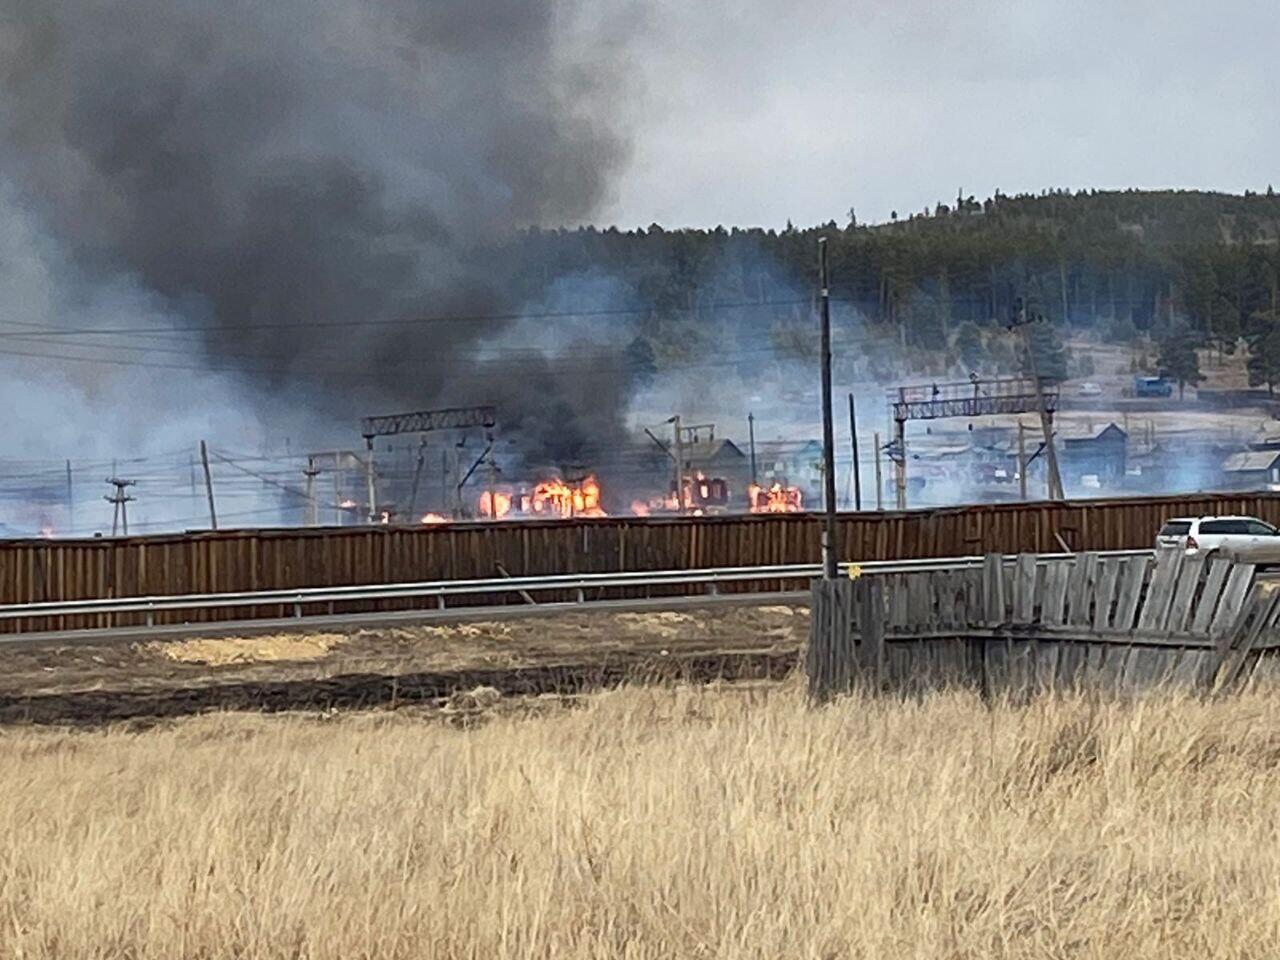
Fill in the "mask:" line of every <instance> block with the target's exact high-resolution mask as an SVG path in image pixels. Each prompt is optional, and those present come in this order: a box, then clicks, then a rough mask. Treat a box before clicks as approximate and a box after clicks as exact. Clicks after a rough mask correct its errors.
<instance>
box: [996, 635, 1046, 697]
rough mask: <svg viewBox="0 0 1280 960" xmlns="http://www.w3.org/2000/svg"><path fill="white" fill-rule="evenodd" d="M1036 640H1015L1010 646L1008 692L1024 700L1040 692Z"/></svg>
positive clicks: (1011, 695)
mask: <svg viewBox="0 0 1280 960" xmlns="http://www.w3.org/2000/svg"><path fill="white" fill-rule="evenodd" d="M1055 646H1056V645H1055ZM1036 647H1037V643H1036V641H1035V640H1013V641H1011V642H1010V646H1009V676H1008V680H1007V681H1006V682H1007V684H1008V694H1009V696H1010V697H1011V698H1012V699H1014V700H1016V701H1023V700H1026V699H1028V698H1030V697H1033V696H1035V695H1036V693H1038V692H1039V691H1038V689H1037V670H1036V653H1037V650H1036Z"/></svg>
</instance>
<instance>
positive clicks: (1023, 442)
mask: <svg viewBox="0 0 1280 960" xmlns="http://www.w3.org/2000/svg"><path fill="white" fill-rule="evenodd" d="M1018 495H1019V497H1020V498H1021V499H1022V501H1023V502H1024V503H1025V502H1026V499H1027V425H1026V424H1025V423H1023V422H1022V421H1021V420H1019V421H1018Z"/></svg>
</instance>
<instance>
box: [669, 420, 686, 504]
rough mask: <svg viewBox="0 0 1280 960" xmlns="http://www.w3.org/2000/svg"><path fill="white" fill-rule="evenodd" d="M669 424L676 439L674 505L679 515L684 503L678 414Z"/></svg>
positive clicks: (681, 440)
mask: <svg viewBox="0 0 1280 960" xmlns="http://www.w3.org/2000/svg"><path fill="white" fill-rule="evenodd" d="M671 424H672V427H673V429H674V430H675V439H676V464H675V466H676V469H675V475H676V504H677V505H678V506H679V509H680V513H681V514H683V513H684V512H685V510H686V501H685V497H684V431H683V430H681V429H680V414H678V413H677V414H676V415H675V416H673V417H672V418H671Z"/></svg>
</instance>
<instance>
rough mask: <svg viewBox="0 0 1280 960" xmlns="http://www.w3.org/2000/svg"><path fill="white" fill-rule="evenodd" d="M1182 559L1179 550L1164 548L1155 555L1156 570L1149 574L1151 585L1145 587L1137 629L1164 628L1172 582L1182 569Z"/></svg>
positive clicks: (1174, 581)
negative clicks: (1145, 592) (1144, 597)
mask: <svg viewBox="0 0 1280 960" xmlns="http://www.w3.org/2000/svg"><path fill="white" fill-rule="evenodd" d="M1182 559H1183V555H1182V551H1181V550H1164V551H1162V552H1161V553H1160V555H1159V556H1158V557H1157V559H1156V570H1155V573H1154V574H1152V576H1151V586H1150V587H1149V588H1148V589H1147V595H1146V599H1145V600H1143V603H1142V612H1141V613H1140V614H1139V616H1138V629H1139V630H1146V631H1162V630H1163V629H1164V623H1165V621H1166V620H1167V619H1168V615H1169V601H1170V599H1171V598H1172V596H1173V588H1174V584H1175V583H1176V582H1177V580H1178V573H1179V572H1180V571H1181V569H1182Z"/></svg>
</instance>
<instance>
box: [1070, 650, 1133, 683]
mask: <svg viewBox="0 0 1280 960" xmlns="http://www.w3.org/2000/svg"><path fill="white" fill-rule="evenodd" d="M1128 656H1129V650H1128V648H1127V647H1119V646H1117V647H1114V648H1112V647H1108V646H1105V645H1103V644H1100V643H1091V644H1088V645H1087V646H1086V647H1085V651H1084V663H1083V665H1082V667H1081V669H1080V683H1081V686H1082V687H1084V688H1085V689H1087V690H1097V691H1099V692H1113V691H1115V690H1116V689H1117V688H1118V686H1119V681H1120V675H1121V673H1122V672H1123V669H1124V664H1125V660H1126V659H1127V658H1128Z"/></svg>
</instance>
